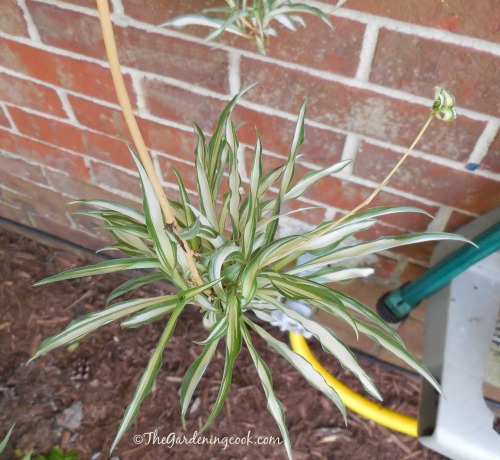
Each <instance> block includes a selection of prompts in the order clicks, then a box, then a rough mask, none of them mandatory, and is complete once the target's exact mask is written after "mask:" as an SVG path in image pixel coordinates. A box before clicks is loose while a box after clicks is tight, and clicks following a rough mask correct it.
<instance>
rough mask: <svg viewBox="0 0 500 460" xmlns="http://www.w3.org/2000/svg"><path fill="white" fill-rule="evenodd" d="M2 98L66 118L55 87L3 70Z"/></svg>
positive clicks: (0, 76) (1, 80) (0, 89)
mask: <svg viewBox="0 0 500 460" xmlns="http://www.w3.org/2000/svg"><path fill="white" fill-rule="evenodd" d="M0 100H2V101H5V102H10V103H11V104H15V105H20V106H22V107H27V108H30V109H34V110H38V111H39V112H45V113H48V114H51V115H55V116H57V117H61V118H66V112H65V111H64V109H63V106H62V104H61V99H60V98H59V96H58V94H57V93H56V92H55V91H54V90H53V89H51V88H47V87H46V86H43V85H39V84H37V83H33V82H32V81H29V80H24V79H22V78H17V77H12V76H10V75H7V74H5V73H1V72H0Z"/></svg>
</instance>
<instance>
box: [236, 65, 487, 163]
mask: <svg viewBox="0 0 500 460" xmlns="http://www.w3.org/2000/svg"><path fill="white" fill-rule="evenodd" d="M241 74H242V80H243V86H246V85H249V84H251V83H255V82H260V84H259V88H258V91H250V92H248V93H246V94H245V99H250V100H252V101H254V102H258V103H260V104H263V105H266V106H268V107H273V108H274V109H281V110H283V111H285V112H288V113H292V114H294V113H296V112H297V108H298V107H299V106H300V103H301V101H302V100H303V99H304V98H305V97H307V98H308V101H309V103H308V107H309V111H308V117H309V118H310V119H312V120H315V121H318V122H321V123H324V124H326V125H328V126H331V127H332V128H339V129H344V130H346V131H350V132H354V133H359V134H363V135H366V136H370V137H373V138H376V139H380V140H382V141H386V142H390V143H393V144H396V145H399V146H402V147H407V146H409V145H410V144H411V143H412V141H413V139H414V138H415V136H416V135H417V133H418V132H419V131H420V129H421V127H422V125H423V124H424V122H425V120H426V119H427V114H428V110H429V108H430V106H429V108H424V107H422V106H419V105H416V104H410V103H407V102H404V101H401V100H399V99H395V98H390V97H387V96H383V95H381V94H378V93H375V92H372V91H368V90H363V89H358V88H353V87H350V86H346V85H343V84H340V83H336V82H333V81H327V80H323V79H322V78H319V77H314V76H312V75H309V74H307V73H305V72H301V71H298V70H292V69H286V68H284V67H280V66H278V65H276V64H271V63H266V62H260V61H256V60H253V59H250V58H246V57H244V58H243V59H242V63H241ZM429 97H433V89H432V88H429ZM484 126H485V123H483V122H479V121H475V120H471V119H468V118H466V117H464V116H461V117H459V118H458V120H457V121H456V122H454V123H452V124H449V123H437V122H433V123H431V126H430V127H429V129H428V130H427V132H426V134H425V136H424V138H423V139H422V140H421V141H420V143H419V144H418V149H419V150H422V151H425V152H428V153H431V154H433V155H437V156H443V157H447V158H452V159H455V160H458V159H466V158H468V156H469V155H470V152H471V151H472V149H473V148H474V146H475V145H476V142H477V139H478V138H479V136H480V134H481V133H482V131H483V129H484Z"/></svg>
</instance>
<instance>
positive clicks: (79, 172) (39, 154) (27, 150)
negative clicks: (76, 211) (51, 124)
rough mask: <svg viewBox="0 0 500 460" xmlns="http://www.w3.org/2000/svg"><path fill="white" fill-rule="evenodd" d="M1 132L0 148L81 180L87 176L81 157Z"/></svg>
mask: <svg viewBox="0 0 500 460" xmlns="http://www.w3.org/2000/svg"><path fill="white" fill-rule="evenodd" d="M0 133H3V134H1V135H0V149H2V150H4V151H6V152H10V153H12V154H15V155H18V156H19V157H22V158H26V159H29V160H32V161H34V162H37V163H41V164H43V165H45V166H49V167H51V168H55V169H58V170H60V171H64V172H65V173H67V174H70V175H72V176H76V177H79V178H81V179H83V180H87V179H88V178H89V173H88V170H87V166H86V165H85V162H84V160H83V158H82V157H79V156H77V155H73V154H71V153H68V152H64V151H61V150H58V149H57V148H55V147H51V146H48V145H46V144H42V143H41V142H38V141H35V140H32V139H28V138H26V137H22V136H19V135H17V134H11V133H8V134H7V133H6V132H5V131H0Z"/></svg>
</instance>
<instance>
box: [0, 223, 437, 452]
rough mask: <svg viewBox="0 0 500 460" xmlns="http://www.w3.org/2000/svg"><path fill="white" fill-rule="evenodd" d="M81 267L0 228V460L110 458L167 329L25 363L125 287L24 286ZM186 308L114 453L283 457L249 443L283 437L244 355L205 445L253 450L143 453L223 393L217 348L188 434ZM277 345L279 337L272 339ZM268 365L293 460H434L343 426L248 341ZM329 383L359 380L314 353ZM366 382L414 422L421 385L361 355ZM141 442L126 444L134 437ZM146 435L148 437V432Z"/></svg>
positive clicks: (190, 323)
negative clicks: (30, 454)
mask: <svg viewBox="0 0 500 460" xmlns="http://www.w3.org/2000/svg"><path fill="white" fill-rule="evenodd" d="M87 262H88V261H85V260H83V259H82V258H80V257H79V256H77V255H75V254H74V253H69V252H63V251H60V250H54V249H52V248H49V247H47V246H44V245H41V244H39V243H37V242H35V241H32V240H30V239H28V238H26V237H23V236H19V235H17V234H15V233H11V232H10V231H6V230H2V229H0V273H1V281H0V305H1V307H0V408H1V409H0V435H1V436H3V434H5V433H6V432H7V430H8V429H9V427H10V426H11V425H12V423H14V422H15V423H16V427H15V429H14V432H13V435H12V437H11V439H10V442H9V445H8V447H7V449H6V451H5V452H4V454H3V457H2V455H0V457H2V458H6V459H11V458H15V455H14V449H18V450H20V451H23V452H26V451H34V452H35V453H41V452H46V451H48V450H49V449H50V447H51V446H55V445H57V446H61V447H62V448H64V449H66V450H71V449H74V450H76V451H77V452H78V454H79V458H80V459H106V458H108V453H109V448H110V446H111V443H112V441H113V439H114V436H115V434H116V432H117V429H118V426H119V423H120V421H121V417H122V416H123V412H124V410H125V408H126V406H127V404H128V403H129V401H130V399H131V397H132V395H133V393H134V390H135V387H136V384H137V382H138V380H139V379H140V377H141V375H142V371H143V370H144V368H145V366H146V364H147V362H148V359H149V355H150V353H151V351H152V349H153V348H154V346H155V344H156V342H157V340H158V339H159V337H160V334H161V332H162V327H164V325H165V320H162V321H159V322H156V323H154V324H152V325H149V326H143V327H141V328H139V329H132V330H128V329H121V328H120V325H119V323H113V324H109V325H107V326H105V327H103V328H101V329H100V330H99V331H97V332H94V333H92V334H90V335H89V336H87V337H86V338H85V339H84V340H82V341H81V342H80V344H79V346H78V347H77V348H76V349H75V350H73V351H70V350H68V348H67V347H63V348H60V349H57V350H54V351H53V352H51V353H49V354H48V355H46V356H43V357H41V358H39V359H37V360H36V361H35V362H33V363H31V364H29V365H28V366H25V364H26V361H27V360H28V359H29V357H30V356H31V355H32V354H33V353H34V351H35V350H36V348H37V347H38V345H39V344H40V343H41V341H42V340H43V339H44V338H46V337H48V336H50V335H53V334H55V333H57V332H60V331H61V330H62V329H63V328H64V327H65V326H66V325H67V324H68V323H69V322H70V321H71V320H73V319H75V318H76V317H78V316H81V315H84V314H86V313H89V312H92V311H95V310H97V309H101V308H103V306H104V303H105V299H106V296H107V294H108V293H109V292H110V291H111V290H112V289H113V288H114V287H115V286H117V285H118V284H119V283H121V282H123V281H124V280H125V279H126V278H124V277H123V276H120V275H107V276H100V277H95V278H84V279H77V280H73V281H64V282H60V283H56V284H53V285H48V286H43V287H38V288H32V287H31V285H32V284H33V283H34V282H35V281H37V280H40V279H42V278H45V277H47V276H49V275H52V274H55V273H58V272H60V271H62V270H66V269H69V268H73V267H75V266H81V265H84V264H85V263H87ZM160 290H163V292H165V288H164V287H150V288H147V289H145V288H144V289H139V290H137V291H135V292H134V293H133V294H131V295H133V296H134V297H143V296H147V295H158V294H159V291H160ZM200 320H201V315H200V313H199V312H198V311H196V310H195V309H194V308H188V309H186V310H185V313H183V314H182V316H181V319H180V321H179V323H178V325H177V328H176V331H175V334H174V337H173V338H172V340H171V342H170V344H169V345H168V347H167V350H166V352H165V354H164V359H163V366H162V368H161V370H160V372H159V374H158V378H157V381H156V383H155V385H154V387H153V391H152V392H151V394H150V395H149V396H148V397H147V398H146V400H145V401H144V402H143V404H142V407H141V411H140V413H139V415H138V417H137V419H136V421H135V422H134V424H133V425H132V427H131V429H130V430H129V431H128V432H127V433H126V434H125V436H124V438H123V440H122V441H121V443H120V444H119V445H118V447H117V448H116V450H115V451H114V452H113V454H112V455H113V456H115V458H119V459H123V460H128V459H154V460H157V459H163V458H172V459H245V458H248V459H285V458H286V455H285V451H284V448H283V446H282V445H278V444H270V445H257V438H258V437H262V439H261V441H264V442H265V441H266V440H269V439H270V438H269V437H271V436H273V437H278V436H279V430H278V428H277V427H276V424H275V422H274V419H273V418H272V416H271V415H270V414H269V412H268V411H267V409H266V402H265V397H264V395H263V390H262V388H261V386H260V381H259V379H258V377H257V373H256V370H255V368H254V366H253V364H252V362H251V358H250V356H249V354H248V353H247V352H246V351H245V350H243V351H242V352H241V354H240V356H239V357H238V360H237V364H236V368H235V370H234V376H233V384H232V388H231V391H230V393H229V397H228V399H227V402H226V404H225V407H224V408H223V410H222V411H221V413H220V414H219V416H218V417H217V419H216V421H215V423H214V424H213V425H212V426H211V427H210V428H209V429H208V430H207V431H206V432H204V433H203V435H204V436H206V437H207V438H210V437H211V436H212V437H215V436H218V437H220V438H222V437H225V436H227V437H241V439H243V438H247V436H248V435H250V436H251V437H252V443H251V444H250V445H228V446H227V448H224V445H220V444H218V445H214V444H205V445H193V444H176V445H174V446H170V445H167V444H164V445H161V444H160V445H158V444H154V445H153V444H152V443H150V444H149V445H146V441H147V439H148V437H149V436H152V435H147V434H146V433H154V432H155V431H156V430H157V435H158V436H159V437H160V438H161V437H165V438H167V439H169V440H170V441H171V440H172V437H173V436H174V435H173V434H171V433H175V436H176V437H177V439H179V437H181V436H182V435H185V436H186V437H187V438H190V437H191V436H192V435H193V433H194V432H195V431H196V430H197V429H199V427H201V425H202V424H203V422H204V421H205V420H206V419H207V417H208V416H209V414H210V410H211V408H212V405H213V403H214V401H215V398H216V396H217V393H218V391H219V385H220V380H221V376H222V371H223V365H224V359H223V353H224V350H223V348H221V349H220V350H219V351H218V352H217V356H216V359H214V361H213V362H212V363H211V365H210V366H209V367H208V369H207V372H206V374H205V376H204V377H203V379H202V380H201V382H200V385H199V387H198V389H197V391H196V393H195V395H194V397H193V401H194V402H193V404H192V407H191V409H190V412H189V415H188V430H187V431H186V432H185V431H183V429H182V426H181V421H180V405H179V389H180V385H181V381H182V377H183V375H184V373H185V371H186V369H187V368H188V366H189V365H190V364H191V363H192V361H193V360H194V359H195V358H196V357H197V355H198V354H199V353H200V349H201V347H199V346H197V345H195V344H193V340H201V339H202V338H204V337H205V336H206V331H205V330H204V329H203V328H202V326H201V321H200ZM272 332H273V333H274V334H275V335H277V336H279V338H280V339H283V340H285V341H286V340H287V337H286V334H285V333H282V332H280V331H277V330H273V331H272ZM255 344H256V345H257V348H258V351H259V353H260V354H261V356H263V358H264V359H265V361H266V362H267V363H268V365H269V368H270V370H271V372H272V375H273V379H274V389H275V392H276V395H277V397H278V398H279V399H280V400H281V401H282V403H283V406H284V409H285V415H286V423H287V426H288V428H289V431H290V437H291V442H292V447H293V451H294V458H296V459H299V460H301V459H304V460H305V459H349V460H356V459H363V460H366V459H382V460H385V459H387V460H392V459H395V460H396V459H399V460H402V459H405V458H408V459H409V458H415V459H417V458H418V459H442V458H444V457H442V456H440V455H438V454H436V453H434V452H432V451H429V450H427V449H425V448H423V447H422V446H421V445H420V444H419V443H418V441H417V440H415V439H412V438H410V437H408V436H405V435H402V434H397V433H394V432H392V431H390V430H388V429H386V428H383V427H380V426H378V425H375V424H374V423H373V422H370V421H367V420H365V419H363V418H361V417H360V416H358V415H356V414H354V413H352V412H350V411H349V413H348V425H347V426H346V425H345V424H344V422H343V419H342V416H341V415H340V412H339V411H338V409H337V408H336V407H335V406H334V405H333V404H332V403H331V402H330V401H329V400H328V399H327V398H325V397H324V396H323V395H322V394H321V393H319V392H318V391H316V390H315V389H313V388H311V387H310V386H309V385H308V384H307V383H306V382H305V381H304V379H303V378H302V377H301V376H300V375H299V374H298V373H297V372H295V370H293V369H292V367H291V366H290V365H289V364H288V363H287V362H285V361H284V360H283V359H282V358H281V357H280V356H278V355H277V354H276V353H274V351H273V350H271V349H269V348H268V347H267V346H266V345H264V344H262V343H261V342H260V341H259V340H257V339H255ZM312 349H313V351H314V352H315V353H316V354H317V355H318V356H319V357H320V359H321V360H322V361H323V363H324V364H325V365H326V367H327V368H329V369H330V370H331V372H332V373H333V374H334V375H337V376H339V377H340V379H341V380H342V381H343V382H344V383H346V384H348V385H350V386H352V387H353V388H354V389H356V390H361V386H360V384H359V383H358V382H357V380H356V378H355V377H353V376H352V375H350V374H349V373H348V372H347V371H345V370H343V369H342V368H341V366H340V365H339V364H338V363H337V362H336V360H335V359H333V358H331V357H329V356H327V355H326V354H325V353H323V352H322V351H321V350H320V348H319V347H318V346H312ZM359 360H360V362H361V364H362V366H363V367H365V368H366V369H367V371H368V373H369V374H370V375H371V376H372V377H373V378H374V381H375V383H376V385H377V387H378V388H379V390H380V391H381V393H382V395H383V396H384V404H385V405H386V406H387V407H390V408H393V409H396V410H400V411H402V412H404V413H406V414H408V415H412V416H415V415H416V412H417V404H418V392H419V383H418V380H417V379H416V378H414V377H413V376H410V375H405V374H402V373H399V372H395V371H393V370H390V369H387V368H386V367H384V366H381V365H380V364H378V363H374V362H372V361H369V360H366V359H365V358H363V357H360V358H359ZM139 434H140V435H143V443H142V444H136V443H134V435H139ZM145 434H146V435H145Z"/></svg>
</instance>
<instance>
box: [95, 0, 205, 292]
mask: <svg viewBox="0 0 500 460" xmlns="http://www.w3.org/2000/svg"><path fill="white" fill-rule="evenodd" d="M97 9H98V11H99V20H100V22H101V29H102V36H103V39H104V44H105V46H106V53H107V56H108V62H109V67H110V69H111V75H112V77H113V84H114V86H115V91H116V96H117V98H118V103H119V104H120V107H121V109H122V113H123V117H124V118H125V122H126V124H127V127H128V129H129V131H130V135H131V136H132V140H133V141H134V145H135V148H136V150H137V153H138V154H139V158H140V159H141V163H142V165H143V166H144V169H145V170H146V173H147V175H148V177H149V180H150V181H151V185H152V187H153V189H154V191H155V194H156V197H157V198H158V201H159V203H160V206H161V209H162V211H163V215H164V217H165V222H166V224H167V225H169V226H173V227H174V229H175V230H176V231H178V230H179V226H178V224H177V221H176V220H175V216H174V213H173V211H172V208H171V206H170V204H169V202H168V200H167V197H166V195H165V192H164V190H163V187H162V186H161V183H160V180H159V178H158V175H157V173H156V170H155V168H154V166H153V162H152V161H151V157H150V156H149V152H148V150H147V147H146V144H145V142H144V139H143V137H142V134H141V131H140V129H139V125H138V124H137V120H136V119H135V115H134V111H133V110H132V105H131V104H130V98H129V96H128V92H127V89H126V87H125V82H124V81H123V74H122V72H121V68H120V61H119V59H118V52H117V50H116V42H115V36H114V33H113V26H112V24H111V18H110V14H109V5H108V0H97ZM181 241H182V243H183V245H182V246H183V248H184V249H185V252H184V254H185V255H186V260H187V263H188V266H189V269H190V271H191V276H192V279H193V281H194V282H195V283H196V284H198V285H202V284H203V282H202V280H201V278H200V275H199V274H198V270H197V269H196V265H195V263H194V259H193V251H192V250H191V249H190V248H189V246H188V244H187V243H186V242H185V241H183V240H181Z"/></svg>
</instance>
